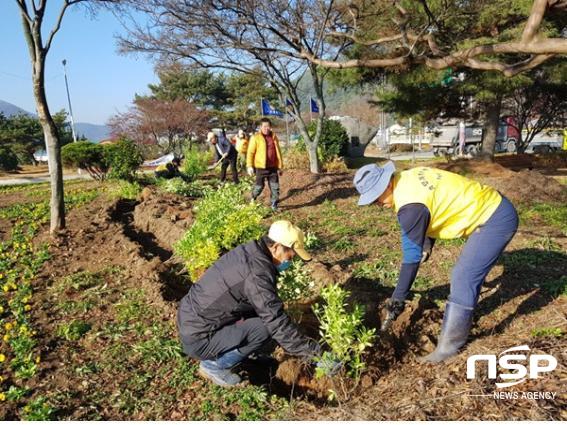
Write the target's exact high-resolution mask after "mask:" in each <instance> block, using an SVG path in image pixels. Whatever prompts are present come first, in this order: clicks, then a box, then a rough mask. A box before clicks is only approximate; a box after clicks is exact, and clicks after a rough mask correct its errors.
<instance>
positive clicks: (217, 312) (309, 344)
mask: <svg viewBox="0 0 567 425" xmlns="http://www.w3.org/2000/svg"><path fill="white" fill-rule="evenodd" d="M296 255H298V256H299V257H300V258H301V259H303V260H304V261H309V260H310V259H311V256H310V255H309V254H308V253H307V251H305V249H304V235H303V232H302V231H301V230H300V229H299V228H297V227H296V226H294V225H292V224H291V223H290V222H289V221H285V220H281V221H276V222H274V223H273V224H272V225H271V226H270V230H269V232H268V235H267V236H264V237H263V238H261V239H260V240H257V241H252V242H249V243H247V244H244V245H240V246H238V247H237V248H235V249H233V250H232V251H230V252H229V253H227V254H225V255H223V256H222V257H221V258H220V259H219V260H217V261H216V262H215V263H214V264H213V265H212V266H211V267H210V268H209V269H208V270H207V271H206V272H205V274H204V275H203V277H201V279H199V281H198V282H196V283H195V284H194V285H193V286H191V289H190V290H189V293H188V294H187V295H186V296H185V297H184V298H183V299H182V300H181V303H180V305H179V310H178V315H177V326H178V330H179V334H180V337H181V342H182V345H183V350H184V352H185V353H186V354H187V355H189V356H191V357H193V358H196V359H199V360H201V363H200V367H199V371H200V374H201V375H202V376H203V377H205V378H207V379H210V380H211V381H213V382H214V383H216V384H218V385H222V386H232V385H236V384H238V383H239V382H240V380H241V379H240V377H239V376H238V375H237V374H235V373H233V372H232V371H231V369H232V368H233V367H234V366H236V365H237V364H239V363H240V362H242V361H243V360H244V359H245V358H247V357H248V356H249V355H250V354H252V353H254V352H255V351H257V350H258V349H260V348H261V347H262V346H264V345H265V344H266V343H267V342H268V341H269V340H270V339H271V338H273V339H274V340H275V341H276V342H278V343H279V344H280V345H281V346H282V347H283V348H284V349H285V350H286V351H287V352H288V353H290V354H294V355H298V356H302V357H305V358H307V359H312V358H313V357H314V356H317V355H318V354H319V353H320V347H319V344H318V343H317V342H315V341H313V340H311V339H309V338H307V337H305V336H304V335H302V334H301V333H300V332H299V330H298V329H297V327H296V326H295V324H294V323H293V322H292V321H291V319H290V318H289V316H288V315H287V313H286V312H285V311H284V308H283V302H282V300H281V299H280V297H279V296H278V291H277V287H276V279H277V275H278V273H279V272H281V271H283V270H286V269H287V268H288V267H289V266H290V265H291V260H292V259H293V258H294V257H295V256H296ZM326 363H327V364H325V365H323V366H324V367H325V368H326V370H328V371H329V372H328V373H329V374H333V373H335V372H336V371H337V368H338V367H340V364H339V363H334V362H332V361H331V362H330V363H332V364H329V362H326Z"/></svg>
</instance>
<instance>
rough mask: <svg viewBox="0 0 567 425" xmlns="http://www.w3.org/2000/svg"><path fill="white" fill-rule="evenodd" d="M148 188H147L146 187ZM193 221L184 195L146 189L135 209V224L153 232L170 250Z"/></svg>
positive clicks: (143, 230)
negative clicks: (157, 192) (158, 192)
mask: <svg viewBox="0 0 567 425" xmlns="http://www.w3.org/2000/svg"><path fill="white" fill-rule="evenodd" d="M146 189H147V188H146ZM192 222H193V216H192V213H191V206H190V205H189V204H188V202H187V200H186V199H185V198H183V197H180V196H177V195H173V194H162V193H160V194H159V195H158V194H156V193H155V192H151V191H146V192H144V194H143V196H142V202H140V203H139V204H138V205H136V207H135V209H134V226H135V227H136V228H137V229H138V230H139V231H141V232H145V233H151V234H153V236H154V237H155V239H156V240H157V242H158V243H159V245H161V246H163V247H164V248H166V249H168V250H172V249H173V244H174V243H175V242H176V241H178V240H179V239H181V238H182V237H183V235H184V234H185V232H186V231H187V229H188V228H189V227H190V226H191V223H192Z"/></svg>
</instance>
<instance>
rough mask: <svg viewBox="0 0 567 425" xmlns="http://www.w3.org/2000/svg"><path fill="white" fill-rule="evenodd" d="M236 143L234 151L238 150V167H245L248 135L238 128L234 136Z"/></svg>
mask: <svg viewBox="0 0 567 425" xmlns="http://www.w3.org/2000/svg"><path fill="white" fill-rule="evenodd" d="M235 139H236V143H235V144H234V147H235V148H236V152H238V161H237V162H238V168H239V169H240V168H242V167H246V152H247V151H248V137H246V133H245V132H244V130H242V129H240V130H238V134H237V135H236V137H235Z"/></svg>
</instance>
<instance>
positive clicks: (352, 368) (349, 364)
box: [313, 284, 376, 384]
mask: <svg viewBox="0 0 567 425" xmlns="http://www.w3.org/2000/svg"><path fill="white" fill-rule="evenodd" d="M349 295H350V292H349V291H347V290H345V289H343V288H341V287H340V286H339V285H338V284H332V285H328V286H326V287H325V288H323V290H322V291H321V297H322V298H323V301H324V302H325V304H324V305H319V304H315V306H314V307H313V311H314V313H315V316H316V317H317V318H318V319H319V322H320V331H319V332H320V334H321V340H322V342H324V343H325V344H326V345H327V346H329V348H330V350H331V352H330V353H325V355H324V356H327V357H328V356H331V357H332V358H333V360H335V361H339V362H340V363H342V365H343V366H344V368H345V369H346V371H347V374H348V375H349V376H350V377H352V378H354V379H355V381H356V384H358V380H359V379H360V375H361V373H362V371H363V370H364V369H365V367H366V365H365V363H364V360H363V358H362V356H363V354H364V351H365V350H366V349H367V348H368V347H370V346H371V345H372V342H373V341H374V338H375V334H376V329H374V328H371V329H367V328H366V327H365V326H364V325H363V316H364V307H363V306H361V305H359V304H354V305H352V308H350V309H347V305H348V303H347V302H346V300H347V298H348V297H349ZM324 356H323V357H324ZM322 360H325V359H324V358H322ZM323 363H324V362H323ZM325 373H326V371H325V370H323V369H322V368H317V370H316V376H317V377H321V376H323V375H324V374H325Z"/></svg>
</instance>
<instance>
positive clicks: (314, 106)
mask: <svg viewBox="0 0 567 425" xmlns="http://www.w3.org/2000/svg"><path fill="white" fill-rule="evenodd" d="M310 100H311V112H314V113H316V114H318V113H319V106H317V102H315V101H314V100H313V98H310Z"/></svg>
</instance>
